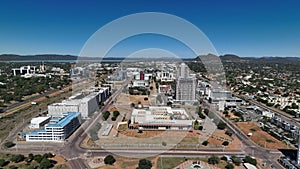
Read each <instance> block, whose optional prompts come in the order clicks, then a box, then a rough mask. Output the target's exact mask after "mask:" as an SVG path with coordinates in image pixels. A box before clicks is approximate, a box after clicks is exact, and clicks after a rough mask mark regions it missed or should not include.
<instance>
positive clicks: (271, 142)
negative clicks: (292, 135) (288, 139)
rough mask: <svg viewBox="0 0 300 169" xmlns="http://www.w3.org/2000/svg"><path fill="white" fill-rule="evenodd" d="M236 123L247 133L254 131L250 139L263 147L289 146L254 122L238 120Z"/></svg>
mask: <svg viewBox="0 0 300 169" xmlns="http://www.w3.org/2000/svg"><path fill="white" fill-rule="evenodd" d="M236 124H237V126H238V127H239V128H240V129H241V130H242V131H243V132H244V133H245V134H248V133H253V135H252V136H251V137H250V139H251V140H253V141H254V142H255V143H256V144H258V145H259V146H261V147H266V148H270V149H280V148H289V147H287V145H286V144H284V143H283V142H281V141H280V140H277V139H276V138H274V137H273V136H271V135H270V134H269V133H267V132H265V131H263V130H262V129H261V128H260V127H259V126H257V125H256V123H254V122H238V123H236Z"/></svg>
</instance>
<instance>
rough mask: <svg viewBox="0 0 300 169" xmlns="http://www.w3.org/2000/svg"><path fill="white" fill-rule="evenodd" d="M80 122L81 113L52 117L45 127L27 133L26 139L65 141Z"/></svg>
mask: <svg viewBox="0 0 300 169" xmlns="http://www.w3.org/2000/svg"><path fill="white" fill-rule="evenodd" d="M80 124H81V118H80V113H75V112H74V113H73V112H68V113H63V116H60V117H52V118H51V120H50V123H48V124H46V125H45V128H43V129H41V130H37V131H33V132H30V133H26V141H64V140H65V139H67V138H68V137H69V136H70V135H71V134H72V133H73V132H74V131H75V130H76V129H77V128H78V127H79V126H80Z"/></svg>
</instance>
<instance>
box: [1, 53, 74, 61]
mask: <svg viewBox="0 0 300 169" xmlns="http://www.w3.org/2000/svg"><path fill="white" fill-rule="evenodd" d="M77 58H78V57H77V56H72V55H55V54H53V55H52V54H45V55H24V56H23V55H13V54H3V55H0V61H22V60H26V61H28V60H32V61H34V60H77Z"/></svg>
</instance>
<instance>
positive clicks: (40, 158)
mask: <svg viewBox="0 0 300 169" xmlns="http://www.w3.org/2000/svg"><path fill="white" fill-rule="evenodd" d="M33 159H34V161H36V162H38V163H40V162H41V161H42V159H43V156H42V155H40V154H36V155H34V157H33Z"/></svg>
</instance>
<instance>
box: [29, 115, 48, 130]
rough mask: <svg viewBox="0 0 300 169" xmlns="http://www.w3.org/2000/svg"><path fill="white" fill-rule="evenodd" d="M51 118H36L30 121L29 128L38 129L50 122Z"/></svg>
mask: <svg viewBox="0 0 300 169" xmlns="http://www.w3.org/2000/svg"><path fill="white" fill-rule="evenodd" d="M50 118H51V117H48V116H47V117H36V118H33V119H31V121H30V128H32V129H38V128H41V127H42V126H44V125H45V124H47V123H48V122H49V121H50Z"/></svg>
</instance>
